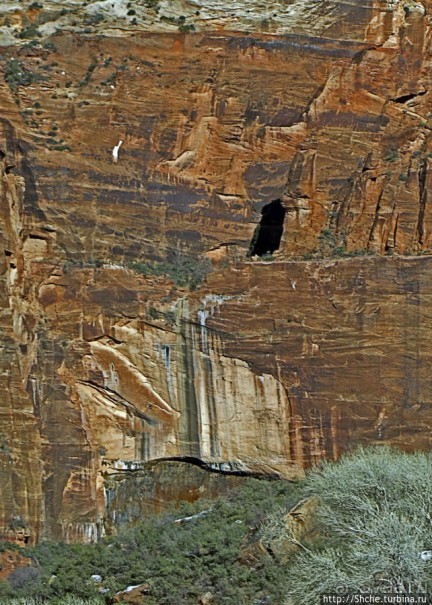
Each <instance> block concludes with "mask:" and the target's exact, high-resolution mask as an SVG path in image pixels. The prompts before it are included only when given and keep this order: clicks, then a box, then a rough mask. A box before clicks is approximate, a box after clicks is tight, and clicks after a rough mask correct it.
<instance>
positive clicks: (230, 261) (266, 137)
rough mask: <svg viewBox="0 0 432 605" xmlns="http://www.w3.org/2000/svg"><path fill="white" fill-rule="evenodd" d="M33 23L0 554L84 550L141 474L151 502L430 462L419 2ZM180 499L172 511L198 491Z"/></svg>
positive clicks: (23, 15) (7, 42) (1, 236)
mask: <svg viewBox="0 0 432 605" xmlns="http://www.w3.org/2000/svg"><path fill="white" fill-rule="evenodd" d="M21 4H22V6H21V5H20V7H17V6H15V5H14V4H13V3H6V4H5V5H4V7H3V8H2V9H1V10H2V13H1V19H3V21H2V22H1V23H0V25H1V26H2V27H1V32H2V33H1V32H0V33H1V37H0V42H1V43H2V44H3V46H2V49H1V51H2V52H1V55H0V60H1V67H2V70H3V71H2V73H3V77H2V79H1V81H0V173H1V180H0V214H1V223H0V242H1V246H2V248H1V249H2V250H3V254H2V256H1V261H0V305H1V313H0V329H1V333H2V339H1V356H0V370H1V371H0V381H1V391H0V392H1V398H0V417H1V434H0V460H1V469H0V530H1V531H2V533H3V534H5V535H10V534H11V532H12V533H13V532H15V533H17V534H19V535H25V536H26V537H27V538H28V539H29V540H30V541H34V540H38V539H40V538H41V537H49V538H55V539H59V538H63V539H66V540H70V541H73V540H83V541H91V540H95V539H97V537H98V536H99V535H101V533H103V531H104V517H105V515H106V512H107V510H109V511H110V514H111V512H112V508H111V509H110V508H109V505H110V502H109V501H108V500H109V498H110V490H109V488H108V487H107V486H108V483H109V481H111V480H112V477H113V476H114V475H116V474H119V473H126V474H129V475H130V476H132V474H133V473H134V472H135V471H136V470H137V469H139V468H141V467H142V466H143V465H144V466H145V464H146V463H148V462H149V461H157V460H164V462H163V464H165V465H168V466H167V467H164V470H163V471H161V473H160V474H159V475H158V474H157V473H156V474H155V475H154V477H156V480H155V479H154V477H153V479H152V480H151V482H150V483H151V485H152V486H155V485H156V486H157V480H158V478H159V479H160V480H161V481H162V480H163V481H165V485H166V482H167V479H166V474H165V475H164V473H166V468H168V467H169V465H170V462H169V461H170V460H173V461H177V462H181V461H186V462H194V463H195V464H200V465H201V466H202V468H204V469H207V470H211V471H213V472H216V473H230V474H234V475H236V474H237V475H239V474H244V473H257V474H267V475H274V476H284V477H293V476H296V475H298V474H299V473H300V472H302V469H304V468H305V467H306V466H308V465H310V464H312V463H313V462H315V461H318V460H320V459H323V458H335V457H337V456H338V455H339V454H340V453H341V452H342V451H343V450H344V449H346V448H348V447H350V446H351V445H353V444H356V443H376V442H389V443H394V444H398V445H401V446H403V447H406V448H419V447H420V448H429V447H430V440H431V436H430V428H429V427H430V424H431V420H432V415H431V401H432V390H431V389H432V385H431V378H430V371H429V368H430V364H431V353H430V347H429V340H430V338H431V328H432V326H431V324H430V323H429V322H430V321H431V317H430V312H429V309H430V306H431V302H432V301H431V295H432V292H431V288H432V286H431V284H430V275H431V271H432V256H430V249H431V242H430V238H431V227H432V216H431V213H430V208H429V206H430V200H429V188H430V181H431V178H432V176H431V175H432V172H431V168H430V166H431V158H430V157H429V156H431V155H432V141H431V136H430V133H431V130H430V127H431V122H430V114H429V111H430V109H429V107H430V102H431V94H432V92H431V75H430V74H431V69H430V68H431V60H430V55H431V34H432V28H431V23H430V18H429V13H430V11H431V10H432V3H430V2H427V1H426V0H425V1H424V2H422V3H419V2H402V1H396V0H395V1H390V0H389V1H388V2H384V1H378V0H377V1H370V2H363V3H361V7H360V6H358V5H359V4H360V3H348V2H342V1H332V2H325V3H324V2H322V1H321V0H320V2H317V1H309V2H304V1H303V2H286V3H285V4H284V5H283V7H282V8H278V9H277V10H276V8H275V12H276V13H277V14H276V15H274V13H272V15H269V16H268V18H266V19H267V22H266V23H263V22H262V21H263V17H262V15H260V13H259V11H258V10H257V6H258V5H256V3H254V2H253V1H252V0H251V1H250V3H247V2H246V0H244V2H238V3H234V4H235V6H233V10H232V14H231V13H230V15H229V16H228V15H227V14H226V11H225V12H224V10H223V6H222V4H221V6H220V7H219V3H218V2H212V3H210V2H209V3H207V4H206V3H205V2H200V5H199V7H198V8H196V6H197V5H196V3H195V2H192V0H189V2H186V1H183V2H177V3H176V2H170V3H169V6H168V3H164V2H161V3H160V8H159V10H158V11H156V10H155V9H154V8H151V7H149V6H150V5H152V3H151V2H149V3H148V5H149V6H147V8H145V7H143V6H141V5H140V6H138V7H137V8H136V11H135V13H136V16H133V15H129V16H128V15H127V10H126V6H124V5H123V3H122V2H118V3H114V9H115V10H114V9H111V8H109V7H108V3H105V2H97V3H95V2H91V3H89V4H88V6H87V7H86V9H85V11H84V10H81V9H80V10H78V9H77V8H76V7H75V8H74V4H73V3H72V2H71V3H70V6H69V4H67V3H64V2H62V3H61V4H62V6H63V5H67V6H68V8H67V9H65V10H69V11H70V12H69V13H68V12H66V13H64V14H61V13H62V11H61V10H59V3H58V2H55V1H50V2H48V1H47V0H45V1H44V3H43V8H37V7H36V8H35V7H34V6H33V7H30V6H29V4H30V3H29V2H23V3H21ZM33 4H34V3H33ZM278 6H279V5H278ZM191 7H194V12H193V13H191V10H192V9H191ZM186 9H187V10H188V11H189V12H187V18H185V20H182V19H181V17H182V15H184V14H185V13H186ZM133 10H135V9H133ZM196 10H197V11H199V13H200V14H199V15H195V12H196ZM116 11H117V12H116ZM146 11H147V12H146ZM169 11H171V13H170V12H169ZM247 11H249V12H247ZM99 14H100V15H102V16H101V17H97V15H99ZM191 14H192V16H193V21H194V25H195V28H196V31H195V32H191V31H189V32H187V29H188V28H186V27H185V26H186V25H188V24H189V25H190V24H191V22H190V21H191V19H192V17H191ZM144 18H145V20H144ZM132 19H134V20H135V21H136V23H132V22H131V21H132ZM152 19H153V21H152ZM170 19H171V20H170ZM84 26H85V28H84V30H83V29H82V28H83V27H84ZM179 26H180V30H181V31H178V28H179ZM56 27H58V28H59V31H57V32H56V33H54V32H55V29H56ZM29 28H30V29H29ZM32 28H33V29H32ZM189 29H190V28H189ZM37 31H39V32H40V37H38V35H37ZM19 32H20V33H21V38H19V39H17V37H16V35H17V34H18V33H19ZM35 32H36V33H35ZM102 33H104V34H106V35H102ZM32 38H33V39H32ZM29 39H30V41H29ZM120 141H122V144H121V145H120ZM115 148H117V150H118V153H117V157H116V154H115V153H114V154H113V150H114V149H115ZM274 200H280V201H279V202H277V203H275V202H274ZM272 202H273V205H272V204H271V203H272ZM269 207H270V210H269ZM275 208H278V209H279V210H277V211H276V210H274V209H275ZM261 211H262V212H263V213H262V214H261ZM261 217H262V223H261V224H260V220H261ZM257 242H259V245H258V244H257ZM275 242H276V244H275ZM249 250H251V251H252V252H254V253H258V254H259V255H261V254H263V253H264V252H266V251H267V250H270V251H273V252H274V253H275V260H273V262H267V259H266V258H265V256H262V258H260V257H256V256H253V257H252V258H251V257H248V256H247V255H248V251H249ZM349 255H351V256H349ZM210 261H211V262H212V263H213V269H214V271H213V272H212V273H209V274H208V275H207V280H206V281H205V283H204V284H203V286H202V287H201V288H199V289H198V290H195V291H193V292H191V291H189V290H188V288H187V287H185V284H186V283H187V282H188V280H189V283H190V279H191V275H192V277H193V278H195V277H196V278H197V280H198V278H200V277H201V276H202V273H203V272H204V271H207V270H208V265H209V262H210ZM152 263H153V264H152ZM154 263H159V264H154ZM186 273H187V276H188V277H187V279H186V278H185V274H186ZM170 277H171V279H170ZM173 280H174V281H173ZM183 463H184V462H183ZM200 472H205V471H203V470H201V471H200ZM186 475H187V477H186V478H185V476H186ZM196 476H197V475H194V477H196ZM107 477H108V479H109V481H107ZM172 477H173V478H172V482H173V483H172V489H171V490H165V491H166V492H167V494H168V492H169V495H167V496H166V497H167V498H170V497H171V495H172V493H175V491H176V490H178V492H179V493H182V490H183V492H184V491H185V489H186V488H185V487H184V486H185V485H192V486H195V487H196V483H197V481H198V480H197V479H196V478H194V479H191V478H190V477H189V476H188V474H187V473H182V472H179V471H173V473H172ZM233 479H234V478H233ZM155 481H156V483H155ZM199 481H201V480H199ZM182 482H183V483H182ZM191 482H192V483H191ZM144 483H145V481H144ZM202 483H203V485H205V486H207V487H206V489H207V488H208V489H209V490H210V492H211V491H212V490H213V489H216V487H215V486H216V485H217V481H216V480H215V481H209V482H208V484H207V483H206V481H205V480H203V481H202ZM195 487H190V489H191V490H192V491H193V490H195ZM152 489H153V488H152ZM155 489H156V488H155ZM164 489H165V488H164ZM188 489H189V488H188ZM162 491H163V490H162ZM164 493H165V492H164ZM115 497H116V498H119V499H120V500H121V497H122V496H121V495H118V494H117V495H116V496H115ZM193 497H195V496H193ZM149 500H152V499H151V498H150V499H149ZM111 503H112V502H111ZM132 508H133V507H132ZM140 510H141V509H140Z"/></svg>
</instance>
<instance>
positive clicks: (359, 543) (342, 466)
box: [288, 447, 432, 605]
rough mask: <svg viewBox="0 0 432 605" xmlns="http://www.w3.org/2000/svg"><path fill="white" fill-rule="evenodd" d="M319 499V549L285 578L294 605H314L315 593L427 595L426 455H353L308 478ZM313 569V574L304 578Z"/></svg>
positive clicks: (430, 580) (430, 504) (430, 482)
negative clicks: (424, 554)
mask: <svg viewBox="0 0 432 605" xmlns="http://www.w3.org/2000/svg"><path fill="white" fill-rule="evenodd" d="M305 489H306V492H307V493H309V494H314V495H316V496H318V498H319V507H318V513H317V515H318V520H319V521H320V523H321V524H322V533H323V535H324V536H325V540H326V542H325V546H322V545H318V547H316V546H314V544H311V545H309V548H308V550H307V551H302V553H301V554H299V556H298V557H297V559H296V561H295V563H294V564H293V566H292V567H291V568H290V570H289V572H288V586H289V589H288V593H289V596H290V598H291V599H292V603H293V604H294V605H318V603H319V602H320V595H321V594H322V593H326V592H329V593H334V592H337V591H340V590H341V588H342V589H343V590H345V591H346V592H354V593H359V592H361V591H362V590H366V591H367V592H375V591H376V592H380V591H384V592H392V593H396V592H428V591H430V589H431V588H432V568H431V566H430V564H429V565H428V564H426V563H425V562H424V561H423V560H422V559H421V556H420V553H421V552H422V551H423V550H428V549H429V548H430V546H431V542H430V539H431V520H430V511H431V510H432V455H431V454H429V453H428V454H423V453H416V454H411V455H410V454H404V453H401V452H399V451H397V450H393V449H390V448H387V447H381V448H380V447H377V448H372V449H369V450H364V449H359V450H357V451H355V452H354V453H352V454H349V455H347V456H345V457H343V458H342V459H341V460H340V461H339V462H338V463H336V464H325V465H324V466H323V467H322V468H321V469H320V470H318V471H314V472H312V473H311V474H309V476H308V478H307V479H306V483H305ZM311 570H313V574H311V573H310V572H311Z"/></svg>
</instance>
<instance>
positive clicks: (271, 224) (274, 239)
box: [249, 199, 286, 256]
mask: <svg viewBox="0 0 432 605" xmlns="http://www.w3.org/2000/svg"><path fill="white" fill-rule="evenodd" d="M285 213H286V209H285V208H284V207H283V206H282V202H281V201H280V200H279V199H278V200H273V201H272V202H270V204H266V205H265V206H264V208H263V209H262V210H261V214H262V217H261V221H260V224H259V225H258V226H257V228H256V229H255V233H254V235H253V238H252V241H251V244H250V246H249V256H264V254H273V252H274V251H275V250H278V249H279V246H280V242H281V238H282V233H283V224H284V219H285Z"/></svg>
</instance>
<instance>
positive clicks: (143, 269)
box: [129, 253, 212, 290]
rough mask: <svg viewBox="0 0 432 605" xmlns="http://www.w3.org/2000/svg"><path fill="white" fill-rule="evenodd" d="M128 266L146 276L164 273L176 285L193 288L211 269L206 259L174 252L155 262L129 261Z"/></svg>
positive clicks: (196, 286)
mask: <svg viewBox="0 0 432 605" xmlns="http://www.w3.org/2000/svg"><path fill="white" fill-rule="evenodd" d="M129 268H130V269H132V270H133V271H136V273H140V274H141V275H144V276H146V277H148V276H150V275H166V276H167V277H168V278H169V279H171V280H172V281H173V282H174V283H175V284H176V285H177V286H181V287H186V288H189V289H190V290H195V289H196V288H198V287H199V286H200V285H201V284H202V283H203V281H204V280H205V278H206V276H207V274H208V273H210V272H211V271H212V264H211V262H210V261H209V260H208V259H203V258H194V257H192V256H187V255H183V254H178V253H176V254H173V255H171V257H170V259H169V260H166V261H162V262H157V263H148V262H143V261H138V262H134V263H131V264H130V265H129Z"/></svg>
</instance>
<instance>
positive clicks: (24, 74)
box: [5, 59, 45, 92]
mask: <svg viewBox="0 0 432 605" xmlns="http://www.w3.org/2000/svg"><path fill="white" fill-rule="evenodd" d="M5 80H6V82H7V83H8V85H9V88H10V89H11V90H12V91H14V92H16V91H17V90H18V87H19V86H30V84H33V83H34V82H38V81H41V80H45V77H44V76H41V75H40V74H35V73H33V72H32V71H30V70H29V69H26V68H25V67H24V65H22V63H20V62H19V61H18V59H11V60H10V61H9V62H8V63H7V64H6V68H5Z"/></svg>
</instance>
